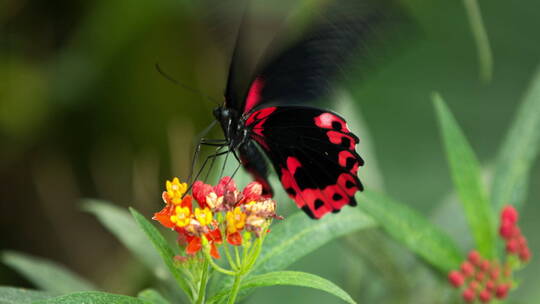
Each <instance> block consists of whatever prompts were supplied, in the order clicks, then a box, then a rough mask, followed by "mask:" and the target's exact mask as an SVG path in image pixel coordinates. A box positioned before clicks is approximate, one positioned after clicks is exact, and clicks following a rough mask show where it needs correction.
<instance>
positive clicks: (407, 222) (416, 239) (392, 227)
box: [356, 190, 463, 273]
mask: <svg viewBox="0 0 540 304" xmlns="http://www.w3.org/2000/svg"><path fill="white" fill-rule="evenodd" d="M356 197H357V201H358V202H360V203H359V204H358V208H360V209H362V210H363V211H364V212H366V214H368V215H370V216H372V217H373V219H374V220H376V221H377V222H378V223H379V225H381V227H382V228H383V229H384V230H385V231H386V232H388V234H389V235H390V236H392V237H393V238H394V239H395V240H397V241H398V242H400V243H402V244H404V245H405V246H407V248H409V249H410V250H411V251H412V252H415V253H416V254H418V255H419V256H420V257H422V258H423V259H424V260H426V261H427V262H428V263H430V264H431V265H433V266H434V267H435V268H437V269H439V270H440V271H442V272H444V273H446V272H448V271H449V270H451V269H456V268H457V267H459V264H460V263H461V261H462V260H463V255H462V254H461V252H460V251H459V249H458V247H457V246H456V244H455V243H454V241H453V240H452V239H451V238H450V237H449V236H448V235H447V234H446V233H444V232H443V231H442V230H441V229H439V228H438V227H436V226H434V225H433V224H432V223H430V222H429V221H428V220H427V219H426V218H425V217H424V216H422V215H420V214H418V213H417V212H416V211H415V210H413V209H411V208H409V207H407V206H406V205H405V204H402V203H398V202H396V201H394V200H392V199H390V198H388V197H386V196H384V195H382V194H378V193H375V192H371V191H368V190H366V191H364V193H361V194H357V196H356Z"/></svg>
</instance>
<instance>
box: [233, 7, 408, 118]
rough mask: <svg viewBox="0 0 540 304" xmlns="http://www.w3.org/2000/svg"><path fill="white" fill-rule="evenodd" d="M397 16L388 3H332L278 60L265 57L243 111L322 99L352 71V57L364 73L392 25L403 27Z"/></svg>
mask: <svg viewBox="0 0 540 304" xmlns="http://www.w3.org/2000/svg"><path fill="white" fill-rule="evenodd" d="M400 12H401V10H400V9H398V8H397V7H396V5H395V4H394V3H393V1H383V0H376V1H372V0H361V1H358V0H357V1H333V2H331V3H330V5H329V6H328V7H326V8H325V9H324V10H323V12H322V13H321V15H320V16H318V17H319V18H315V19H316V20H315V21H314V24H313V25H312V26H310V29H309V30H308V31H307V32H306V33H304V35H302V38H301V39H300V40H298V41H296V42H294V43H292V44H291V45H290V46H289V47H287V48H286V50H285V51H284V52H282V53H281V54H279V55H278V56H275V57H272V56H264V57H267V58H272V59H270V60H269V61H268V62H266V64H263V65H262V66H263V68H262V69H260V70H259V72H258V73H256V77H255V78H254V80H253V81H252V83H251V85H250V86H249V89H248V91H247V96H246V98H245V99H244V103H245V104H244V107H243V111H244V112H245V113H248V112H250V111H251V110H253V109H255V108H257V107H259V106H264V105H268V104H269V103H276V102H277V103H280V104H284V105H290V104H301V103H305V102H310V101H313V100H315V99H319V98H321V97H324V95H326V94H327V93H328V92H330V91H331V89H332V84H333V83H334V82H335V80H336V79H337V78H339V76H342V74H343V73H344V72H345V71H348V70H351V69H350V68H351V66H352V64H351V61H352V59H353V58H352V57H354V61H355V65H357V66H361V67H362V69H363V72H364V73H366V71H367V70H368V69H367V65H368V61H369V60H368V57H369V54H368V53H369V51H370V49H371V48H373V47H374V46H375V45H377V46H378V44H380V43H381V41H382V40H384V39H382V38H384V37H386V36H387V35H388V34H389V33H388V32H389V31H390V29H393V28H395V26H396V23H399V24H401V23H405V19H406V18H405V16H404V14H402V13H400ZM270 51H273V50H272V49H270ZM353 55H354V56H353ZM356 63H358V64H356ZM360 74H362V73H357V74H355V75H356V76H359V75H360ZM355 79H357V78H355Z"/></svg>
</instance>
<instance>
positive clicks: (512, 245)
mask: <svg viewBox="0 0 540 304" xmlns="http://www.w3.org/2000/svg"><path fill="white" fill-rule="evenodd" d="M518 248H519V245H518V242H517V240H516V239H510V240H508V242H506V252H507V253H509V254H514V253H516V252H517V251H518Z"/></svg>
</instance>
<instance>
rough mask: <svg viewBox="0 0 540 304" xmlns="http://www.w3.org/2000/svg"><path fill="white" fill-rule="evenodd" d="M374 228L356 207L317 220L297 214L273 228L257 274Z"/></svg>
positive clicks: (290, 262)
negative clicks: (337, 239) (351, 233)
mask: <svg viewBox="0 0 540 304" xmlns="http://www.w3.org/2000/svg"><path fill="white" fill-rule="evenodd" d="M373 226H375V222H374V221H373V220H372V219H371V218H370V217H368V216H366V215H365V214H364V213H362V212H360V210H358V209H356V208H354V209H353V208H348V209H347V210H344V212H341V213H339V214H333V215H332V216H326V217H324V218H322V219H320V220H317V221H314V220H312V219H310V218H308V217H307V216H306V215H305V214H304V213H303V212H298V213H296V214H294V215H293V216H290V217H288V218H286V219H285V220H284V221H283V222H281V223H279V224H277V225H275V226H272V227H271V229H272V232H271V233H270V234H268V236H267V238H266V240H265V242H264V249H263V251H262V253H261V255H260V256H259V259H258V260H257V264H256V265H255V267H254V273H265V272H268V271H273V270H280V269H284V268H285V267H287V266H289V265H291V264H292V263H294V262H296V261H297V260H298V259H300V258H301V257H303V256H305V255H306V254H308V253H310V252H312V251H314V250H315V249H317V248H319V247H321V246H322V245H324V244H326V243H328V242H329V241H331V240H333V239H335V238H338V237H340V236H342V235H345V234H347V233H350V232H353V231H356V230H359V229H364V228H370V227H373Z"/></svg>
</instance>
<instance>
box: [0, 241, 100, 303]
mask: <svg viewBox="0 0 540 304" xmlns="http://www.w3.org/2000/svg"><path fill="white" fill-rule="evenodd" d="M2 262H3V263H4V264H6V265H8V266H10V267H12V268H13V269H15V270H16V271H17V272H19V273H20V274H21V275H23V276H24V277H25V278H26V279H28V280H29V281H30V282H32V283H34V285H36V286H37V287H39V288H40V289H43V290H45V291H50V292H57V293H67V292H74V291H82V290H95V289H97V288H96V287H95V286H94V285H93V284H92V283H90V282H88V281H87V280H85V279H83V278H81V277H80V276H78V275H77V274H75V273H73V272H72V271H71V270H69V269H67V268H65V267H64V266H62V265H60V264H57V263H54V262H51V261H48V260H45V259H42V258H38V257H33V256H29V255H26V254H22V253H18V252H13V251H5V252H4V253H2ZM51 278H54V279H51Z"/></svg>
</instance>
